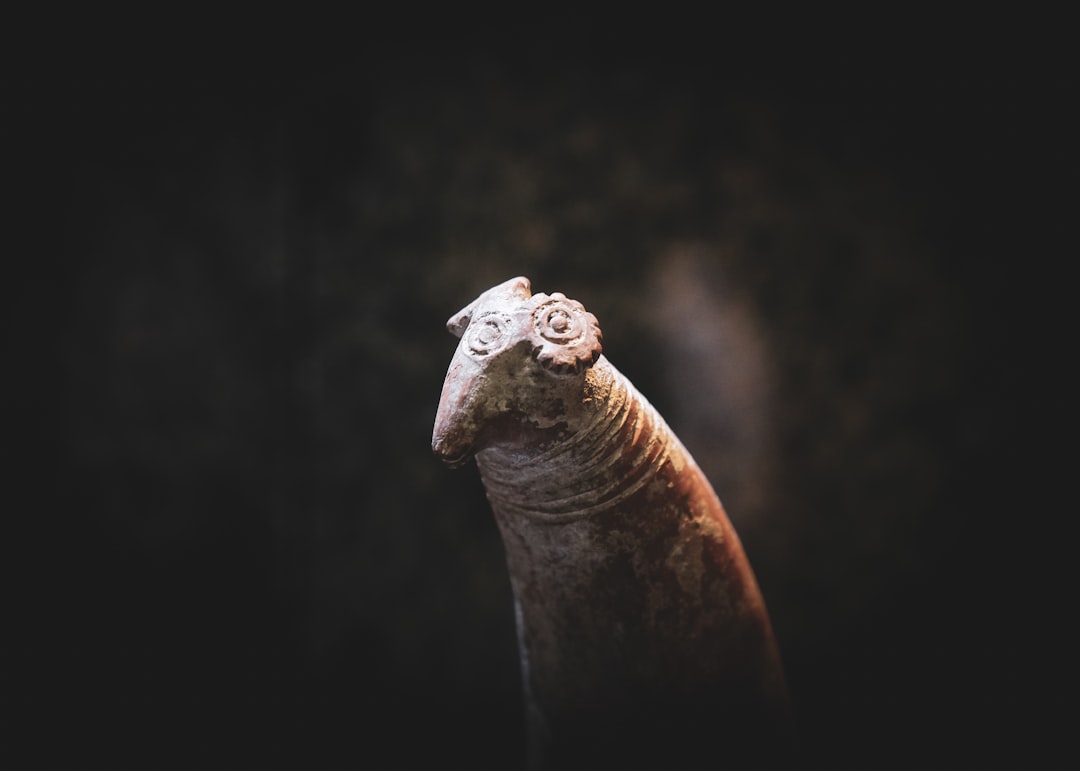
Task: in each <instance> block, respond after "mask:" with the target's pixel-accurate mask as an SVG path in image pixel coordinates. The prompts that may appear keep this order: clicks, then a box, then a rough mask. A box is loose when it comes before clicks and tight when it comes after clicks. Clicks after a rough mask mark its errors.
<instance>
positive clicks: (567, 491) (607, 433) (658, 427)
mask: <svg viewBox="0 0 1080 771" xmlns="http://www.w3.org/2000/svg"><path fill="white" fill-rule="evenodd" d="M568 417H570V419H571V420H570V427H571V432H570V433H569V435H567V436H566V437H565V438H564V439H561V440H560V441H558V442H556V443H555V444H553V445H550V446H547V447H544V448H540V449H537V450H536V451H535V452H530V451H529V450H528V448H515V449H513V450H509V449H504V448H499V447H491V448H488V449H485V450H482V451H480V452H478V453H477V455H476V460H477V465H478V466H479V468H480V474H481V477H482V478H483V481H484V487H485V488H486V489H487V493H488V498H489V499H490V500H491V503H492V505H493V507H494V508H496V509H497V510H501V511H502V512H503V513H505V514H512V515H521V516H524V517H526V518H528V519H530V520H533V521H534V522H540V523H550V524H558V523H562V522H568V521H572V520H575V519H579V518H581V517H585V516H588V515H589V514H591V513H595V512H596V511H599V510H602V509H606V508H608V507H610V506H611V505H613V504H615V503H617V502H618V501H620V500H622V499H624V498H626V497H627V496H629V495H631V494H633V493H634V492H635V491H636V490H638V489H640V488H641V487H642V486H644V485H645V484H646V483H648V481H649V480H650V479H651V478H652V477H653V475H654V474H655V472H656V470H657V469H658V468H659V467H660V466H661V465H662V464H663V463H664V462H665V461H666V460H667V459H668V457H669V456H670V455H671V448H672V446H673V445H674V444H675V443H677V441H678V440H676V439H675V437H674V435H673V434H672V433H671V431H670V430H669V429H668V427H667V425H666V424H665V423H664V421H663V419H662V418H661V417H660V415H659V414H658V413H657V412H656V410H655V409H653V407H652V406H651V405H650V404H649V403H648V402H647V401H646V400H645V398H644V397H643V396H641V394H639V393H638V392H637V390H636V389H635V388H634V386H633V385H632V384H631V383H630V381H628V380H627V379H626V378H625V377H624V376H623V375H622V373H620V372H619V371H618V370H617V369H615V367H614V366H612V365H611V363H610V362H608V361H607V359H605V358H604V357H600V359H599V360H598V361H597V363H596V365H595V366H594V367H593V368H592V369H591V370H590V371H589V376H588V377H587V378H586V381H585V387H584V388H583V390H582V396H581V401H580V405H578V409H576V410H575V414H573V415H570V416H568ZM678 455H680V457H681V454H678Z"/></svg>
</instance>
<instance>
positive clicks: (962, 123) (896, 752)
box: [0, 32, 1076, 768]
mask: <svg viewBox="0 0 1080 771" xmlns="http://www.w3.org/2000/svg"><path fill="white" fill-rule="evenodd" d="M377 37H378V36H377V35H374V34H372V35H369V39H367V40H366V41H365V44H364V45H363V46H358V47H357V48H358V50H357V51H354V52H352V53H351V54H350V55H348V56H341V57H329V58H328V57H322V58H320V59H319V61H318V62H317V63H310V62H308V63H307V64H300V65H298V64H295V63H293V62H290V63H289V64H285V63H283V62H282V60H280V59H276V58H275V57H273V56H269V55H267V56H260V57H252V58H251V59H250V60H245V59H244V58H243V57H240V56H239V55H237V57H236V59H235V60H233V59H230V60H229V61H228V62H227V63H222V62H216V61H215V62H214V63H213V65H212V66H211V65H209V64H207V63H205V62H202V63H200V62H199V61H198V57H197V56H196V55H195V54H193V53H192V54H190V56H189V57H188V58H184V57H182V56H181V57H179V58H178V59H177V60H173V61H169V62H168V63H165V62H163V61H162V59H168V58H169V57H160V58H155V59H153V62H154V66H146V67H144V66H141V64H140V60H139V59H135V60H132V61H116V62H113V63H107V64H104V65H100V66H99V65H98V63H97V60H96V59H95V58H94V57H84V58H82V59H79V58H78V57H76V58H75V59H74V60H73V61H71V62H68V63H65V64H62V65H59V66H55V67H53V68H52V69H51V70H50V71H49V72H48V73H47V74H43V73H42V72H41V71H40V68H39V67H38V66H37V65H35V64H34V63H33V62H32V61H31V62H30V63H29V64H27V63H26V62H23V63H22V64H23V65H24V66H20V67H14V68H11V69H9V71H8V74H7V76H6V77H5V79H4V81H3V83H4V93H3V96H4V106H3V109H4V122H5V132H6V135H7V137H8V141H7V142H6V144H7V147H6V148H5V155H8V157H9V162H8V163H7V165H6V169H7V181H8V182H9V185H8V188H9V192H11V193H13V196H12V203H13V204H14V205H13V206H9V207H7V208H8V214H9V215H11V219H12V223H11V227H10V228H9V233H10V234H14V238H12V239H11V240H10V241H9V244H11V246H10V247H9V251H8V254H7V257H8V260H6V261H5V263H6V267H5V268H4V270H5V272H6V279H5V281H4V282H3V292H4V296H5V300H4V309H5V314H6V318H7V321H6V324H5V326H6V329H5V339H6V341H7V348H6V351H5V365H4V379H5V380H6V381H7V383H6V386H7V387H8V389H9V393H10V396H9V397H8V399H7V400H6V402H7V403H6V406H7V407H8V409H9V411H10V413H9V414H10V417H9V419H8V420H7V429H5V443H4V444H5V453H6V456H5V464H4V466H5V469H6V470H7V472H9V474H10V476H9V483H8V485H7V489H8V493H7V494H6V500H7V502H6V504H5V506H4V509H5V513H4V518H3V519H4V536H3V543H2V549H3V551H4V568H3V569H4V572H5V575H4V583H3V601H4V610H3V612H4V628H3V630H2V636H0V654H2V655H0V677H2V682H0V684H2V696H0V699H2V700H3V701H2V704H3V709H4V715H3V719H4V723H3V725H2V729H3V732H4V740H3V742H0V746H2V749H0V753H4V754H5V755H6V756H8V758H9V760H11V761H12V762H13V763H14V765H10V764H6V767H13V768H19V767H26V768H30V767H42V768H57V767H82V766H98V765H100V766H103V767H105V766H107V767H110V768H150V767H164V768H169V767H199V768H207V767H259V768H368V767H391V768H393V767H420V766H423V765H425V764H426V763H430V762H431V759H433V758H442V759H443V760H444V763H445V764H446V765H448V766H449V765H455V766H456V765H459V763H462V764H464V765H467V766H469V767H476V768H481V767H483V768H516V767H519V762H520V746H521V743H522V738H523V730H522V726H521V718H520V713H519V700H520V686H519V682H518V672H517V661H516V652H515V643H514V632H513V622H512V616H511V610H510V596H509V586H508V582H507V579H506V576H505V571H504V566H503V563H502V554H501V546H500V544H499V541H498V537H497V533H496V532H495V528H494V524H493V522H492V520H491V517H490V513H489V511H488V509H487V507H486V502H485V500H484V497H483V491H482V489H481V487H480V484H479V481H478V478H477V475H476V473H475V469H474V468H473V467H471V466H470V467H466V468H465V469H463V470H459V471H455V472H451V471H448V470H446V469H444V468H442V467H441V466H440V465H439V463H438V462H437V461H436V460H435V458H434V457H433V456H432V455H431V453H430V449H429V441H430V430H431V424H432V420H433V418H434V412H435V407H436V405H437V402H438V397H439V390H440V387H441V382H442V377H443V374H444V372H445V368H446V365H447V363H448V361H449V358H450V355H451V352H452V350H453V347H454V344H455V341H454V340H453V339H452V338H451V337H449V336H448V335H447V334H446V333H445V331H444V328H443V324H444V321H445V319H446V318H447V317H448V316H449V315H450V314H451V313H453V312H454V311H456V310H457V309H458V308H459V307H460V306H462V305H464V304H465V303H466V302H468V301H470V300H471V299H472V298H473V297H475V296H476V295H477V294H478V293H479V292H481V291H482V290H484V289H486V288H487V287H489V286H491V285H493V284H495V283H498V282H500V281H502V280H505V279H506V278H509V277H511V276H514V275H519V274H524V275H527V276H529V277H530V278H531V279H532V281H533V286H534V289H535V290H537V291H547V292H551V291H555V290H562V291H565V292H566V293H567V294H568V295H570V296H571V297H574V298H576V299H579V300H581V301H583V302H584V303H585V305H586V307H588V308H589V309H590V310H592V311H593V312H594V313H596V315H597V316H598V317H599V319H600V322H601V325H602V327H603V328H604V332H605V347H606V352H607V354H608V356H609V358H610V359H611V360H612V361H613V362H614V363H615V364H616V365H617V366H619V367H620V369H622V370H623V371H624V372H625V373H627V374H628V375H629V376H630V377H631V379H632V380H634V381H635V383H636V384H637V385H638V386H639V388H640V389H641V390H642V391H643V392H644V393H646V395H647V396H649V398H650V399H651V400H652V401H653V402H654V404H656V406H657V407H658V408H659V409H660V411H661V412H662V413H663V414H665V415H666V416H667V417H668V419H669V422H671V423H672V425H673V427H674V428H675V430H676V432H677V433H679V434H680V436H681V437H682V438H683V439H684V441H685V442H686V444H687V445H688V446H689V447H690V449H691V451H692V452H693V453H694V454H695V456H696V457H697V458H698V460H699V461H700V462H701V465H702V466H703V467H705V469H706V471H707V472H708V473H709V475H710V477H711V478H712V479H713V481H714V484H715V485H716V487H717V489H718V492H719V494H720V496H721V498H722V499H723V500H724V501H725V503H726V505H727V508H728V509H729V513H730V515H731V517H732V519H733V521H734V522H735V524H736V526H737V528H738V529H739V531H740V533H741V534H742V537H743V541H744V543H745V545H746V547H747V550H748V552H749V555H750V558H751V561H752V562H753V564H754V566H755V568H756V571H757V573H758V577H759V581H760V583H761V584H762V587H763V589H764V591H765V594H766V598H767V600H768V602H769V604H770V608H771V610H772V614H773V620H774V624H775V626H776V629H777V632H778V636H779V638H780V643H781V647H782V649H783V652H784V656H785V661H786V665H787V669H788V677H789V680H790V686H791V690H792V694H793V697H794V700H795V704H796V709H797V711H798V714H799V717H800V721H801V728H802V736H803V750H804V753H805V757H806V758H807V764H808V765H819V764H822V763H824V764H826V765H828V766H831V767H843V766H850V767H860V768H867V767H939V766H946V767H948V766H953V767H973V766H977V765H981V764H983V763H985V762H987V761H991V760H1000V759H1003V758H1004V759H1007V760H1010V761H1012V762H1021V761H1023V762H1024V763H1027V762H1029V761H1032V759H1033V758H1035V759H1040V758H1042V759H1045V758H1048V757H1052V756H1053V754H1054V753H1055V752H1056V751H1058V750H1059V749H1061V748H1062V747H1064V746H1065V745H1064V744H1063V742H1062V741H1061V736H1062V734H1063V732H1064V731H1065V730H1066V727H1067V726H1068V724H1069V721H1068V718H1069V714H1070V710H1071V709H1073V707H1072V704H1073V698H1074V694H1073V689H1072V679H1071V674H1072V671H1071V668H1070V667H1069V666H1068V665H1066V663H1065V662H1066V654H1067V653H1069V645H1068V644H1067V642H1066V640H1065V630H1066V619H1065V616H1066V614H1067V613H1068V611H1069V610H1070V608H1071V607H1072V602H1070V603H1066V602H1065V601H1064V600H1063V592H1062V589H1063V588H1064V587H1065V585H1066V580H1065V576H1066V568H1067V557H1068V554H1067V544H1066V543H1065V542H1064V540H1063V538H1062V537H1061V536H1060V535H1059V534H1058V528H1059V527H1060V524H1062V523H1064V521H1066V520H1067V519H1068V518H1070V515H1072V514H1074V513H1075V512H1074V511H1073V510H1072V508H1071V507H1070V506H1069V505H1068V504H1067V503H1065V502H1063V500H1062V498H1061V494H1062V493H1063V492H1064V491H1065V479H1066V478H1065V474H1066V473H1067V471H1068V468H1069V467H1070V466H1071V463H1070V462H1069V461H1070V460H1071V458H1070V456H1069V454H1068V451H1066V450H1058V449H1057V448H1056V445H1055V444H1054V442H1053V439H1052V437H1053V436H1054V434H1055V433H1056V431H1057V430H1058V429H1061V428H1064V426H1065V422H1066V419H1067V417H1068V409H1067V405H1066V398H1065V397H1066V395H1068V394H1067V392H1068V389H1067V387H1066V386H1065V385H1064V384H1063V381H1062V375H1061V373H1062V370H1061V369H1060V368H1059V367H1058V366H1057V362H1059V361H1063V360H1065V359H1067V357H1068V356H1069V354H1070V352H1071V350H1072V349H1073V348H1074V345H1071V344H1067V343H1066V341H1065V335H1064V333H1065V332H1066V331H1067V330H1068V329H1069V327H1068V326H1066V325H1067V324H1068V321H1067V319H1068V316H1067V313H1066V308H1067V300H1068V298H1069V296H1070V295H1071V292H1070V290H1069V289H1068V288H1067V286H1068V284H1067V281H1066V274H1065V273H1064V272H1062V271H1063V270H1064V267H1063V265H1062V262H1061V258H1062V257H1063V256H1068V253H1067V250H1066V249H1065V246H1064V245H1065V243H1066V242H1067V240H1068V239H1067V237H1068V235H1069V234H1070V233H1071V227H1072V226H1071V224H1070V223H1071V222H1074V221H1075V216H1074V212H1073V211H1072V207H1071V206H1070V205H1069V203H1068V194H1069V193H1070V191H1073V190H1074V189H1075V188H1074V187H1072V185H1073V183H1075V177H1074V176H1070V175H1071V174H1072V172H1071V169H1070V167H1069V165H1068V162H1069V160H1070V159H1071V156H1072V152H1071V150H1069V149H1068V142H1067V141H1066V140H1069V141H1071V139H1072V137H1071V136H1070V132H1069V131H1068V130H1067V128H1066V125H1065V120H1066V116H1067V114H1068V102H1069V101H1070V99H1071V98H1072V97H1071V96H1070V94H1072V95H1074V94H1075V85H1076V84H1075V81H1074V80H1073V79H1071V78H1070V77H1069V76H1068V75H1067V73H1066V72H1065V71H1063V70H1061V69H1058V68H1056V67H1055V66H1054V65H1053V63H1052V62H1050V61H1047V63H1046V64H1045V65H1042V64H1034V63H1030V62H1029V63H1028V64H1027V65H1026V66H1025V67H1024V68H1023V69H1017V68H1016V67H1014V66H1013V63H1012V62H1010V61H1007V60H1004V59H1000V58H996V59H995V58H988V59H986V60H983V59H971V60H969V59H968V58H967V57H966V56H964V55H962V54H956V55H955V56H950V57H946V61H943V62H937V61H935V62H934V63H933V64H930V63H928V62H927V61H925V60H924V59H922V58H921V57H919V56H914V55H912V56H911V57H909V58H906V57H904V56H899V57H897V58H895V59H889V60H888V61H885V59H886V58H887V57H883V58H882V59H877V60H875V63H874V64H873V65H870V64H868V63H867V62H866V61H864V60H858V59H857V60H853V61H850V62H847V63H844V64H843V65H842V66H837V67H824V66H809V65H808V61H810V59H809V58H807V59H805V60H804V59H803V58H801V57H800V56H798V55H795V54H792V55H791V58H790V60H787V61H785V66H784V67H781V68H772V69H770V71H769V72H768V73H765V72H763V71H762V69H761V68H760V67H757V66H754V64H753V62H752V61H751V62H749V63H746V62H744V63H743V65H742V66H733V65H732V63H731V62H729V61H727V60H724V61H723V62H721V61H719V60H717V59H714V48H715V46H712V45H710V44H708V40H707V38H708V36H707V35H706V34H704V33H700V32H698V33H688V34H687V35H686V36H684V37H678V36H676V37H674V38H667V39H666V41H667V42H666V43H665V44H664V45H659V46H658V45H646V44H633V43H626V42H620V41H619V40H618V39H617V38H618V36H617V35H614V34H612V35H611V36H610V37H608V38H606V39H605V40H604V42H603V43H602V44H597V43H596V42H595V41H594V40H592V39H591V38H590V37H589V35H588V34H585V33H582V34H581V35H580V36H577V37H571V38H570V39H568V40H560V42H559V46H561V48H559V50H557V51H556V50H554V49H552V48H551V46H554V43H552V42H551V41H550V40H548V39H547V38H546V37H545V36H544V35H540V34H536V35H530V36H526V37H524V38H515V37H513V36H511V38H510V39H509V41H508V42H507V41H505V40H504V41H503V42H502V43H501V44H500V45H499V46H494V47H493V46H486V47H485V46H480V45H477V43H478V42H479V41H482V40H483V41H486V40H487V38H486V36H485V35H483V34H480V33H476V34H475V35H474V37H473V38H470V39H468V40H462V39H461V38H460V37H458V36H455V35H448V36H447V37H445V38H443V39H442V40H441V42H429V41H425V42H423V43H422V44H420V43H419V42H417V41H412V44H411V45H410V44H407V43H406V42H405V41H395V42H394V43H392V44H391V43H379V41H378V40H377ZM143 53H144V54H145V53H147V52H143ZM106 58H108V57H107V56H106ZM118 59H122V57H118ZM114 65H115V66H114ZM777 73H782V74H777ZM1065 500H1068V499H1065ZM717 746H718V755H722V746H723V738H722V729H721V727H718V728H717Z"/></svg>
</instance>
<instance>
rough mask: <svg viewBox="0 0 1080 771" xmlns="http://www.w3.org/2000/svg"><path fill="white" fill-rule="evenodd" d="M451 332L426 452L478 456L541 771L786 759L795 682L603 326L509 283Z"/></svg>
mask: <svg viewBox="0 0 1080 771" xmlns="http://www.w3.org/2000/svg"><path fill="white" fill-rule="evenodd" d="M447 326H448V328H449V329H450V331H451V332H453V333H454V334H456V335H458V336H459V337H461V343H460V344H459V346H458V349H457V352H456V353H455V355H454V358H453V360H452V362H451V364H450V368H449V371H448V372H447V376H446V382H445V385H444V387H443V393H442V399H441V403H440V405H439V411H438V416H437V418H436V421H435V429H434V433H433V437H432V447H433V449H434V450H435V452H436V453H437V454H438V455H439V456H440V457H442V458H443V459H444V460H445V461H446V462H447V463H449V464H451V465H460V464H462V463H464V462H465V461H466V460H468V459H469V458H470V457H473V456H475V457H476V460H477V465H478V466H479V469H480V474H481V477H482V479H483V482H484V486H485V488H486V489H487V494H488V499H489V500H490V502H491V505H492V508H493V510H494V513H495V517H496V520H497V522H498V525H499V528H500V531H501V533H502V538H503V542H504V545H505V548H506V556H507V563H508V566H509V570H510V579H511V585H512V587H513V591H514V597H515V603H516V613H517V625H518V635H519V642H520V656H521V664H522V674H523V678H524V688H525V694H526V709H527V713H528V715H527V717H528V730H529V741H530V748H529V755H530V762H531V764H532V765H533V767H537V768H577V767H582V768H584V767H615V765H614V764H622V765H623V766H624V767H625V766H627V765H629V766H631V767H651V766H654V765H655V767H664V768H677V767H690V766H694V767H697V766H698V765H699V764H700V765H705V766H708V767H724V766H731V765H735V766H737V767H741V766H742V765H761V766H766V765H772V764H775V763H777V762H781V761H782V760H783V758H784V757H785V756H786V740H787V736H788V733H787V729H788V726H787V697H786V691H785V686H784V681H783V674H782V669H781V665H780V659H779V655H778V653H777V647H776V643H775V641H774V639H773V634H772V630H771V627H770V623H769V618H768V614H767V612H766V609H765V604H764V601H763V600H762V597H761V593H760V591H759V590H758V586H757V583H756V581H755V579H754V575H753V573H752V571H751V569H750V566H749V563H748V562H747V559H746V556H745V554H744V553H743V550H742V547H741V545H740V543H739V539H738V537H737V536H736V534H735V531H734V530H733V529H732V527H731V524H730V522H729V521H728V519H727V516H726V515H725V513H724V510H723V508H722V506H721V504H720V502H719V500H718V499H717V497H716V494H715V493H714V492H713V490H712V487H711V486H710V484H709V482H708V480H707V479H705V477H704V475H703V474H702V473H701V471H700V470H699V468H698V467H697V464H695V463H694V460H693V459H692V458H691V457H690V455H689V454H688V453H687V452H686V450H685V449H684V448H683V446H682V445H681V444H680V442H679V440H678V439H677V438H676V437H675V436H674V435H673V434H672V433H671V431H670V429H669V428H668V427H667V425H666V424H665V423H664V421H663V419H662V418H661V417H660V416H659V415H658V414H657V412H656V411H655V410H654V409H653V408H652V406H651V405H650V404H649V403H648V402H647V401H646V400H645V398H644V397H643V396H642V395H641V394H640V393H638V392H637V390H636V389H635V388H634V386H633V385H632V384H631V383H630V382H629V381H628V380H627V379H626V378H625V377H624V376H623V375H622V374H621V373H619V371H618V370H616V369H615V367H614V366H612V364H611V363H610V362H608V360H607V359H606V358H605V357H604V356H603V355H602V354H601V333H600V329H599V326H598V325H597V322H596V319H595V317H593V315H592V314H590V313H588V312H587V311H585V309H584V308H583V307H582V306H581V305H580V303H577V302H575V301H573V300H569V299H567V298H566V297H564V296H563V295H561V294H558V293H556V294H553V295H550V296H548V295H544V294H537V295H532V294H531V291H530V286H529V281H528V279H525V278H516V279H512V280H510V281H507V282H506V283H504V284H501V285H499V286H497V287H494V288H493V289H490V290H488V291H487V292H485V293H484V294H482V295H481V296H480V297H479V298H477V300H476V301H475V302H473V303H472V304H471V305H469V306H468V307H466V308H465V309H464V310H462V311H461V312H460V313H458V314H457V315H455V316H454V317H452V318H451V319H450V321H449V322H448V323H447Z"/></svg>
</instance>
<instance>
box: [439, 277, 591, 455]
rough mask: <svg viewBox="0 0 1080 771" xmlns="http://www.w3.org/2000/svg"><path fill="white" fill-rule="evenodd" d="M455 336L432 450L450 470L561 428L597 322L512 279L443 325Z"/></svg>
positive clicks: (573, 304)
mask: <svg viewBox="0 0 1080 771" xmlns="http://www.w3.org/2000/svg"><path fill="white" fill-rule="evenodd" d="M446 327H447V329H449V330H450V332H451V333H452V334H454V335H456V336H457V337H460V338H461V342H460V343H459V344H458V348H457V351H456V352H455V353H454V358H453V360H452V361H451V362H450V369H449V370H448V371H447V373H446V382H445V383H444V384H443V391H442V399H441V400H440V402H439V412H438V415H437V416H436V418H435V430H434V432H433V434H432V439H431V446H432V449H433V450H434V451H435V453H436V454H437V455H439V456H440V457H441V458H442V459H443V460H444V461H446V462H447V463H448V464H450V465H460V464H461V463H464V462H465V461H466V460H467V459H468V458H469V457H471V456H472V455H473V454H474V453H475V452H477V451H479V450H482V449H484V448H485V447H491V446H507V447H513V446H515V445H519V444H521V443H523V442H525V441H529V442H537V441H539V442H543V441H544V439H545V438H549V437H550V438H554V437H555V436H557V435H558V433H559V432H560V431H561V430H565V428H566V425H567V424H566V420H567V411H568V410H569V409H572V403H573V401H574V398H575V397H574V394H575V393H577V394H578V400H579V401H580V393H581V387H582V382H583V381H584V377H585V372H586V370H587V369H588V368H589V367H591V366H592V365H593V364H594V363H595V362H596V360H597V359H598V358H599V357H600V353H601V351H602V346H601V333H600V327H599V325H598V324H597V322H596V317H595V316H593V315H592V314H591V313H589V312H588V311H586V310H585V308H584V307H583V306H582V305H581V303H579V302H577V301H575V300H570V299H567V298H566V297H565V296H564V295H562V294H560V293H558V292H556V293H554V294H551V295H546V294H542V293H541V294H536V295H534V294H532V292H531V289H530V285H529V280H528V279H527V278H524V277H520V276H519V277H518V278H513V279H511V280H509V281H506V282H505V283H502V284H500V285H498V286H496V287H493V288H492V289H489V290H488V291H486V292H484V293H483V294H482V295H480V296H479V297H478V298H476V300H474V301H473V302H472V303H470V304H469V305H468V306H466V307H465V308H464V309H462V310H461V311H460V312H458V313H456V314H454V315H453V316H452V317H451V318H450V320H449V321H447V322H446Z"/></svg>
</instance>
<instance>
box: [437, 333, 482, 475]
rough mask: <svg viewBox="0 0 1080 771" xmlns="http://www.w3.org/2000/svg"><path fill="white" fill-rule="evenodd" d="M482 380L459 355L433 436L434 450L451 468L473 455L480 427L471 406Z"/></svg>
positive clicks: (448, 378)
mask: <svg viewBox="0 0 1080 771" xmlns="http://www.w3.org/2000/svg"><path fill="white" fill-rule="evenodd" d="M479 380H480V370H479V368H478V367H476V366H475V365H474V364H472V363H471V362H470V361H468V360H467V359H466V358H465V357H464V356H462V354H461V352H460V351H459V352H458V353H456V354H455V355H454V359H453V360H452V361H451V362H450V369H449V370H448V371H447V373H446V381H445V382H444V383H443V390H442V397H441V398H440V399H439V411H438V413H437V414H436V415H435V428H434V429H433V430H432V432H431V449H432V450H433V451H434V453H435V454H436V455H438V456H439V458H440V459H442V461H443V462H444V463H446V464H447V465H448V466H450V467H452V468H455V467H457V466H460V465H462V464H463V463H465V462H466V461H467V460H468V459H469V458H470V457H472V454H473V452H474V445H475V444H476V434H477V426H476V421H475V417H474V415H473V408H472V402H473V401H474V398H473V397H474V389H475V388H476V386H477V384H478V381H479Z"/></svg>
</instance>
